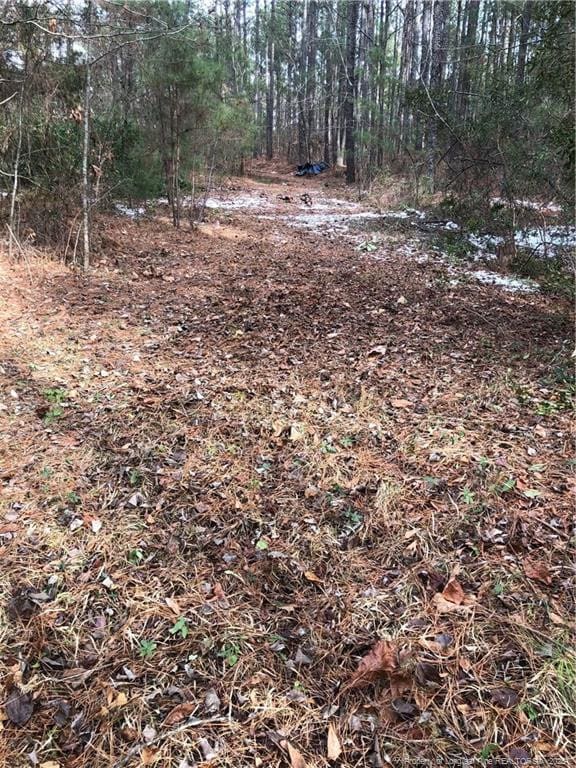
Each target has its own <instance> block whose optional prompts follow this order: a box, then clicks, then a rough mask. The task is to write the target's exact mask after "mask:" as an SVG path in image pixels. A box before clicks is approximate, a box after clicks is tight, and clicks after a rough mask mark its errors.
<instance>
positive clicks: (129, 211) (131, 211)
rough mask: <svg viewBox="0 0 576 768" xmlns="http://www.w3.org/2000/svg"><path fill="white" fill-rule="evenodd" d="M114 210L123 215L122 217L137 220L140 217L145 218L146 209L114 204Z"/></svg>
mask: <svg viewBox="0 0 576 768" xmlns="http://www.w3.org/2000/svg"><path fill="white" fill-rule="evenodd" d="M114 208H116V210H117V211H118V213H120V214H122V216H128V217H129V218H130V219H136V218H137V217H138V216H144V214H145V213H146V211H145V210H144V208H130V207H129V206H127V205H124V203H114Z"/></svg>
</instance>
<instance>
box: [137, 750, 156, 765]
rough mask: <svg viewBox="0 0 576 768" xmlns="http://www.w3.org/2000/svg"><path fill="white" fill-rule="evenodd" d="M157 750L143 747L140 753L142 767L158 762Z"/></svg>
mask: <svg viewBox="0 0 576 768" xmlns="http://www.w3.org/2000/svg"><path fill="white" fill-rule="evenodd" d="M158 756H159V749H158V748H157V747H144V749H143V750H142V752H140V760H141V761H142V765H152V764H153V763H155V762H156V760H158Z"/></svg>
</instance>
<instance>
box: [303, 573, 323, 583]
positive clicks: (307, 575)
mask: <svg viewBox="0 0 576 768" xmlns="http://www.w3.org/2000/svg"><path fill="white" fill-rule="evenodd" d="M304 578H305V579H307V580H308V581H313V582H314V583H315V584H322V579H321V578H320V577H319V576H317V575H316V574H315V573H314V571H304Z"/></svg>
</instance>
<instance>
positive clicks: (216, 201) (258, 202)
mask: <svg viewBox="0 0 576 768" xmlns="http://www.w3.org/2000/svg"><path fill="white" fill-rule="evenodd" d="M206 208H212V209H218V208H220V209H222V210H225V211H237V210H241V209H242V208H251V209H254V208H256V209H258V208H270V202H269V201H268V200H267V198H265V197H260V196H259V195H257V196H254V195H237V196H236V197H227V198H216V197H209V198H207V200H206Z"/></svg>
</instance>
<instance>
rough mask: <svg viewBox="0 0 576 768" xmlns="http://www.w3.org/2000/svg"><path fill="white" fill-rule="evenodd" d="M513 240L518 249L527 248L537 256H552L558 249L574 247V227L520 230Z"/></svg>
mask: <svg viewBox="0 0 576 768" xmlns="http://www.w3.org/2000/svg"><path fill="white" fill-rule="evenodd" d="M514 240H515V242H516V245H517V246H518V247H519V248H528V249H530V250H532V251H534V252H536V253H537V254H538V255H539V256H554V255H555V254H556V252H557V251H558V249H559V248H574V247H576V227H551V228H549V229H526V230H520V231H518V232H516V234H515V235H514Z"/></svg>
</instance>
